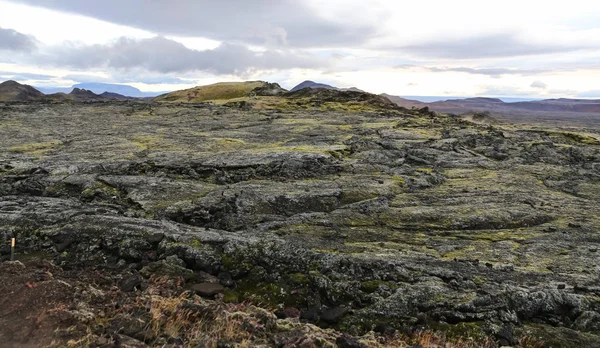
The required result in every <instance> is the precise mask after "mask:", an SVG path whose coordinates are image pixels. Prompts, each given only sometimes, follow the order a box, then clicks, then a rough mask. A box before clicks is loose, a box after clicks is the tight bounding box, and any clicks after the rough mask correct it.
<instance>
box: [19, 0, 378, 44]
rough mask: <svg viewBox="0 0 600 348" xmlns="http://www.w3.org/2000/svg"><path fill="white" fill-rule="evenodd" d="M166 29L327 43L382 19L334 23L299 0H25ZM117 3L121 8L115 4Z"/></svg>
mask: <svg viewBox="0 0 600 348" xmlns="http://www.w3.org/2000/svg"><path fill="white" fill-rule="evenodd" d="M20 2H22V3H26V4H29V5H34V6H40V7H45V8H51V9H55V10H60V11H65V12H71V13H76V14H80V15H86V16H90V17H93V18H97V19H101V20H104V21H108V22H112V23H117V24H122V25H127V26H131V27H135V28H139V29H144V30H148V31H151V32H154V33H158V34H161V35H178V36H193V37H207V38H211V39H215V40H220V41H227V42H245V43H256V44H273V45H284V44H287V45H289V46H290V47H323V46H329V47H331V46H336V45H343V44H348V43H352V44H357V43H361V42H365V41H366V40H367V39H368V38H370V37H372V36H373V35H374V34H375V32H376V30H377V23H376V22H375V23H366V22H365V23H363V24H361V23H356V22H353V23H346V24H340V23H332V22H331V21H327V20H326V19H324V18H322V17H321V16H319V15H318V14H317V13H315V12H314V11H313V10H312V9H311V8H309V7H308V6H307V5H306V4H305V2H303V1H296V0H263V1H247V0H237V1H213V0H174V1H147V0H128V1H122V0H103V1H81V0H21V1H20ZM115 9H118V10H115Z"/></svg>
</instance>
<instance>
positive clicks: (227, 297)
mask: <svg viewBox="0 0 600 348" xmlns="http://www.w3.org/2000/svg"><path fill="white" fill-rule="evenodd" d="M240 300H241V298H240V294H239V293H238V292H236V291H233V290H230V289H225V291H224V292H223V301H224V302H232V303H239V302H240Z"/></svg>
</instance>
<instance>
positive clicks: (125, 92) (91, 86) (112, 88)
mask: <svg viewBox="0 0 600 348" xmlns="http://www.w3.org/2000/svg"><path fill="white" fill-rule="evenodd" d="M74 88H79V89H85V90H88V91H92V92H94V93H95V94H102V93H104V92H108V93H116V94H119V95H121V96H126V97H134V98H146V97H156V96H157V95H160V94H163V93H164V92H142V91H140V90H139V89H137V88H135V87H132V86H128V85H120V84H114V83H96V82H93V83H78V84H76V85H73V86H71V87H70V88H65V87H39V88H38V89H39V90H40V91H42V92H44V93H46V94H52V93H70V92H71V91H72V90H73V89H74Z"/></svg>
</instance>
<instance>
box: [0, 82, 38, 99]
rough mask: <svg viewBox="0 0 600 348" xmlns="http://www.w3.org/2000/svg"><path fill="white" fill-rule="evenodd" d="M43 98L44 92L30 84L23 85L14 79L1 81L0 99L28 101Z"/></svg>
mask: <svg viewBox="0 0 600 348" xmlns="http://www.w3.org/2000/svg"><path fill="white" fill-rule="evenodd" d="M43 98H44V94H43V93H42V92H40V91H38V90H37V89H35V88H33V87H31V86H29V85H22V84H20V83H18V82H16V81H12V80H9V81H4V82H2V83H0V101H28V100H41V99H43Z"/></svg>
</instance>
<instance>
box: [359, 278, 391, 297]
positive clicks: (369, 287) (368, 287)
mask: <svg viewBox="0 0 600 348" xmlns="http://www.w3.org/2000/svg"><path fill="white" fill-rule="evenodd" d="M381 286H387V287H389V288H392V289H394V288H397V287H398V286H397V285H396V284H394V283H391V282H385V281H382V280H367V281H364V282H362V283H360V289H361V290H362V291H364V292H366V293H369V294H370V293H373V292H375V291H377V289H379V287H381Z"/></svg>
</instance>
